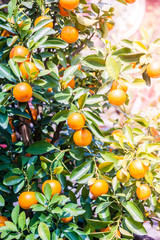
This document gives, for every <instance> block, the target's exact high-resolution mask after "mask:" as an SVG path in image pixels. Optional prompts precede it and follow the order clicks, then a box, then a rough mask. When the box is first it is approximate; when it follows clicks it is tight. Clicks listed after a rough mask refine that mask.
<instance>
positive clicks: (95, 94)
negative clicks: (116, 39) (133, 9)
mask: <svg viewBox="0 0 160 240" xmlns="http://www.w3.org/2000/svg"><path fill="white" fill-rule="evenodd" d="M99 2H101V1H99ZM119 2H121V3H122V4H126V7H127V4H130V3H133V2H135V1H133V0H132V1H131V0H126V1H125V0H119ZM90 6H91V7H89V6H88V5H87V2H86V1H85V0H80V1H79V0H60V1H58V0H44V1H43V0H30V1H21V0H11V1H10V2H9V3H8V5H5V4H4V5H1V6H0V8H1V11H0V30H1V37H0V51H1V53H0V84H1V90H0V136H1V137H0V151H1V154H0V180H1V181H0V194H1V195H0V210H1V216H0V232H1V239H5V240H9V239H25V240H34V239H43V240H49V239H52V240H58V239H59V240H60V239H61V240H62V239H66V240H67V239H69V240H89V239H91V240H93V239H101V240H105V239H133V238H134V234H136V235H145V234H146V230H145V228H144V226H143V222H144V221H150V222H151V224H152V218H154V219H156V220H157V221H158V219H159V216H160V203H159V193H160V183H159V171H160V168H159V163H160V157H159V149H160V143H159V140H160V138H159V132H158V129H159V124H158V121H157V119H158V117H159V116H158V115H157V118H156V119H153V121H154V126H153V125H152V124H151V122H150V121H147V119H144V118H143V117H142V116H140V115H139V116H138V115H136V116H133V115H131V114H130V113H129V112H127V111H126V109H127V108H126V107H127V105H128V103H129V101H130V99H131V96H128V86H129V87H130V86H139V85H143V84H144V85H145V84H147V85H148V86H149V85H150V81H151V79H150V78H158V77H160V63H159V62H158V61H157V60H154V55H153V53H155V52H157V53H158V52H159V46H160V40H159V39H157V40H156V41H154V42H152V41H151V36H150V35H149V34H148V33H147V31H146V30H145V29H141V37H142V39H141V40H139V41H131V40H127V39H125V40H123V41H121V43H120V44H118V46H116V45H112V43H111V42H109V41H107V40H105V39H106V38H107V35H108V33H109V31H110V30H112V28H113V27H114V24H116V22H115V23H114V22H113V19H114V9H113V8H110V9H108V10H107V11H103V10H102V9H101V8H100V7H99V6H100V5H99V4H98V5H96V4H94V3H92V4H91V5H90ZM109 34H110V33H109ZM96 38H99V40H101V42H102V43H103V47H101V48H100V47H97V48H96V46H95V45H94V41H95V39H96ZM90 49H91V50H92V53H90V51H89V50H90ZM88 52H89V53H88ZM153 80H154V79H153ZM110 107H112V108H115V110H116V111H117V112H118V113H119V115H121V116H122V117H121V118H119V119H117V120H115V121H114V124H113V128H112V129H107V130H105V131H102V130H101V128H100V126H103V125H104V122H103V120H102V118H101V114H103V113H104V109H109V108H110ZM146 211H147V212H146Z"/></svg>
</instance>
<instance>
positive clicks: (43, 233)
mask: <svg viewBox="0 0 160 240" xmlns="http://www.w3.org/2000/svg"><path fill="white" fill-rule="evenodd" d="M38 233H39V236H40V238H41V239H42V240H51V236H50V231H49V228H48V227H47V225H46V224H45V223H43V222H41V223H40V224H39V226H38Z"/></svg>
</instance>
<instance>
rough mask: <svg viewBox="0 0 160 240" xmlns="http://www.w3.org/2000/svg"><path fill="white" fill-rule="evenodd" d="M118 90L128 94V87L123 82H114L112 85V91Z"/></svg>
mask: <svg viewBox="0 0 160 240" xmlns="http://www.w3.org/2000/svg"><path fill="white" fill-rule="evenodd" d="M116 89H119V90H122V91H124V92H127V90H128V87H127V86H126V85H124V84H123V83H122V82H118V81H116V80H114V81H113V83H112V87H111V89H110V91H112V90H116Z"/></svg>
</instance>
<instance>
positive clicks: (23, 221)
mask: <svg viewBox="0 0 160 240" xmlns="http://www.w3.org/2000/svg"><path fill="white" fill-rule="evenodd" d="M25 225H26V214H25V212H21V213H20V215H19V217H18V226H19V228H20V229H21V230H22V231H23V230H24V228H25Z"/></svg>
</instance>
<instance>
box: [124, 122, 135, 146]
mask: <svg viewBox="0 0 160 240" xmlns="http://www.w3.org/2000/svg"><path fill="white" fill-rule="evenodd" d="M123 131H124V136H125V137H126V138H127V141H128V142H129V143H131V144H134V138H133V133H132V129H131V128H130V127H129V126H127V125H125V126H124V128H123Z"/></svg>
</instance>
